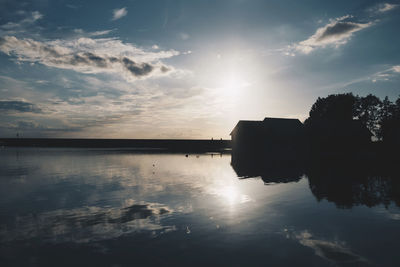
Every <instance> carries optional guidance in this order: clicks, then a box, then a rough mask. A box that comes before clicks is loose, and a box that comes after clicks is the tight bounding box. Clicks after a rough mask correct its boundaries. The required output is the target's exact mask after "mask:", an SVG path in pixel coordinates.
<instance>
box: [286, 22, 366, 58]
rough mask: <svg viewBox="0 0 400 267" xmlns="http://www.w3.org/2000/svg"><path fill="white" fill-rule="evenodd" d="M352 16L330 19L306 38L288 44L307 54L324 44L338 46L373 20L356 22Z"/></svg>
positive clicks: (292, 48)
mask: <svg viewBox="0 0 400 267" xmlns="http://www.w3.org/2000/svg"><path fill="white" fill-rule="evenodd" d="M352 19H353V16H350V15H347V16H343V17H340V18H336V19H332V20H331V21H330V23H328V24H327V25H325V26H323V27H320V28H318V29H317V31H316V32H315V33H314V34H313V35H312V36H310V37H309V38H308V39H306V40H304V41H301V42H299V43H297V44H294V45H292V46H290V47H289V48H290V49H291V50H295V51H298V52H301V53H304V54H309V53H310V52H312V51H313V50H315V49H317V48H323V47H326V46H334V47H338V46H340V45H343V44H345V43H347V42H348V40H349V39H350V38H351V37H352V35H353V34H354V33H355V32H358V31H361V30H363V29H365V28H368V27H370V26H372V25H373V22H366V23H358V22H354V21H351V20H352Z"/></svg>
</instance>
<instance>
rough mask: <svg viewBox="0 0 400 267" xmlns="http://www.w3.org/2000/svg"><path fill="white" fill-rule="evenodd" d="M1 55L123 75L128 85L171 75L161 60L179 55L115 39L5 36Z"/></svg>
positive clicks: (2, 40) (75, 68)
mask: <svg viewBox="0 0 400 267" xmlns="http://www.w3.org/2000/svg"><path fill="white" fill-rule="evenodd" d="M0 51H2V52H3V53H5V54H7V55H9V56H14V57H15V60H16V61H18V62H34V63H41V64H43V65H46V66H49V67H55V68H60V69H70V70H74V71H77V72H81V73H117V74H118V73H121V74H122V75H123V76H124V77H125V79H126V80H128V81H132V80H135V79H139V78H147V77H150V76H160V75H161V76H163V75H165V74H167V73H169V72H171V70H173V67H171V66H167V65H165V64H163V63H162V62H161V61H160V60H161V59H164V58H170V57H173V56H176V55H179V52H178V51H175V50H168V51H157V52H154V51H145V50H143V49H141V48H138V47H136V46H134V45H133V44H129V43H123V42H122V41H120V40H118V39H116V38H98V39H93V38H78V39H72V40H54V41H35V40H33V39H29V38H27V39H19V38H17V37H15V36H4V37H0Z"/></svg>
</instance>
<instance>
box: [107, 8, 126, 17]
mask: <svg viewBox="0 0 400 267" xmlns="http://www.w3.org/2000/svg"><path fill="white" fill-rule="evenodd" d="M127 14H128V10H126V7H123V8H119V9H118V8H117V9H114V10H113V17H112V19H111V20H117V19H120V18H122V17H125V16H126V15H127Z"/></svg>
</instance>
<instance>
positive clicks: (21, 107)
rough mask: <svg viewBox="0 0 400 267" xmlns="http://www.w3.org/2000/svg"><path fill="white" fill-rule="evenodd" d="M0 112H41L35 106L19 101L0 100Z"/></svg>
mask: <svg viewBox="0 0 400 267" xmlns="http://www.w3.org/2000/svg"><path fill="white" fill-rule="evenodd" d="M0 111H2V112H10V111H11V112H12V111H14V112H15V111H16V112H32V113H41V112H42V110H41V109H40V108H38V107H37V106H36V105H35V104H32V103H29V102H25V101H20V100H0Z"/></svg>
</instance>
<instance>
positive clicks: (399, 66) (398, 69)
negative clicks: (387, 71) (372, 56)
mask: <svg viewBox="0 0 400 267" xmlns="http://www.w3.org/2000/svg"><path fill="white" fill-rule="evenodd" d="M392 70H393V71H394V72H397V73H400V65H397V66H393V67H392Z"/></svg>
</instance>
